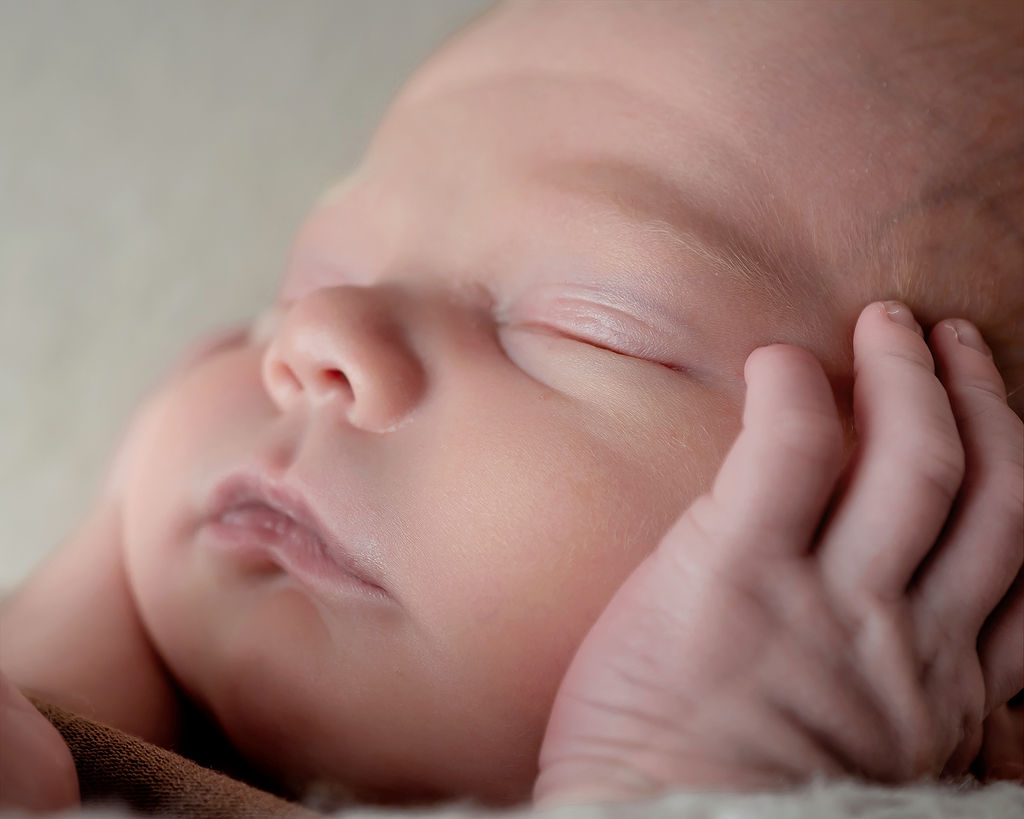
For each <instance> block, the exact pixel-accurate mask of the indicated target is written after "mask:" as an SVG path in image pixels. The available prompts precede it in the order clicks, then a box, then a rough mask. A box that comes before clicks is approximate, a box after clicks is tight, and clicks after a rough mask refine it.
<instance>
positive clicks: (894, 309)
mask: <svg viewBox="0 0 1024 819" xmlns="http://www.w3.org/2000/svg"><path fill="white" fill-rule="evenodd" d="M882 307H883V308H884V310H885V314H886V315H887V316H888V317H889V320H890V321H895V322H896V323H897V324H902V325H903V326H904V327H907V328H909V329H911V330H913V331H914V332H915V333H917V334H918V335H919V336H921V338H924V330H922V329H921V325H920V324H918V323H917V321H916V319H915V318H914V314H913V313H912V312H910V308H909V307H907V305H905V304H903V303H902V302H899V301H883V302H882Z"/></svg>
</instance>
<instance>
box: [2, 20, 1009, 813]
mask: <svg viewBox="0 0 1024 819" xmlns="http://www.w3.org/2000/svg"><path fill="white" fill-rule="evenodd" d="M1021 23H1022V20H1021V9H1020V8H1019V7H1018V6H1016V5H1014V4H1006V5H999V4H985V5H983V6H975V5H973V4H969V3H966V2H964V3H946V4H943V5H942V6H941V7H933V6H928V7H927V8H926V7H924V6H921V5H917V4H895V3H892V4H863V3H856V2H850V3H829V4H824V3H817V2H810V3H784V4H781V3H780V4H770V3H751V4H738V3H735V4H701V3H670V2H660V1H659V2H636V3H599V2H591V3H572V2H551V3H532V2H519V3H508V4H502V5H500V6H499V7H497V8H496V9H494V10H493V11H491V12H490V13H489V14H487V15H485V16H484V17H483V18H481V19H480V20H478V21H476V22H475V23H474V24H473V25H471V26H470V27H469V28H468V29H467V30H466V31H464V32H462V33H461V34H460V35H459V36H457V37H456V38H455V39H454V40H453V41H452V42H450V43H449V44H448V45H447V46H446V47H445V48H443V49H442V50H441V52H440V53H439V54H437V55H436V56H434V57H433V58H432V59H431V60H430V61H428V63H427V64H426V65H425V66H423V67H422V68H421V69H420V70H419V71H418V72H417V73H416V75H415V76H414V77H413V78H412V79H411V80H410V82H409V83H408V84H407V86H406V87H405V88H404V89H403V90H402V92H401V93H400V94H399V95H398V98H397V99H396V100H395V102H394V104H393V105H392V107H391V109H390V110H389V112H388V113H387V115H386V117H385V118H384V121H383V122H382V123H381V125H380V127H379V130H378V131H377V133H376V136H375V137H374V139H373V141H372V144H371V145H370V147H369V149H368V151H367V154H366V156H365V158H364V160H363V161H362V163H361V164H360V165H359V167H358V168H357V169H356V170H355V172H354V173H352V174H351V175H350V176H349V177H348V178H347V179H346V180H344V181H343V182H342V183H341V184H340V185H338V186H337V187H335V188H333V189H332V190H331V191H330V192H329V193H328V194H326V196H325V197H324V198H323V199H322V200H321V201H320V202H319V203H318V204H317V205H316V207H315V208H314V210H313V212H312V214H311V215H310V217H309V218H308V220H307V222H306V223H305V224H304V225H303V227H302V228H301V230H300V232H299V235H298V238H297V240H296V242H295V245H294V252H293V255H292V257H291V261H290V264H289V266H288V269H287V271H286V273H285V276H284V280H283V284H282V286H281V289H280V295H279V298H278V299H277V301H276V303H275V304H274V305H273V306H272V307H271V308H270V309H269V310H268V312H267V313H266V314H265V315H264V316H262V317H261V318H259V319H258V320H257V321H254V323H253V324H252V325H251V326H250V327H246V328H243V329H241V330H238V331H235V332H229V333H227V334H225V335H224V336H222V337H220V338H218V339H214V340H212V341H211V342H209V343H206V344H204V345H201V349H198V350H196V351H194V352H193V354H192V355H190V356H188V357H187V358H186V360H185V361H183V362H182V364H181V365H180V366H179V367H178V368H177V369H176V370H175V371H174V372H173V373H171V374H170V375H169V376H168V377H167V378H166V379H165V380H164V381H163V383H161V384H160V385H159V386H158V387H157V388H156V389H155V390H154V392H153V393H152V394H151V395H150V396H149V397H148V398H147V400H146V402H145V403H144V405H143V406H142V408H141V409H140V411H139V413H138V415H137V417H136V418H135V419H134V421H133V423H132V425H131V427H130V429H129V431H128V433H127V435H126V438H125V441H124V444H123V446H122V448H121V451H120V452H119V453H118V456H117V458H116V461H115V465H114V468H113V470H112V476H111V479H110V483H109V485H108V486H107V487H106V489H105V490H104V493H103V495H102V498H101V502H100V503H99V504H98V508H97V510H96V513H95V514H94V515H93V516H92V518H91V519H90V520H88V521H87V522H86V523H85V524H84V525H83V527H82V529H81V530H80V531H79V532H78V533H77V535H76V536H75V537H74V538H72V540H71V541H70V542H69V544H67V546H66V547H65V548H63V549H62V550H61V551H59V552H58V553H56V555H55V556H54V557H53V558H52V559H51V561H50V562H49V563H48V564H46V565H45V566H44V567H43V568H42V569H41V570H40V571H39V573H38V574H37V575H36V576H35V577H33V578H32V579H31V580H30V581H29V582H28V583H27V584H26V585H25V587H24V588H23V589H21V590H20V592H19V593H17V594H16V595H14V596H13V597H12V599H10V600H9V601H7V602H6V604H5V606H4V608H3V610H2V626H3V641H2V645H0V668H2V670H3V672H4V673H5V674H6V675H7V676H9V677H10V678H11V679H12V680H13V681H14V682H15V683H16V684H17V685H18V686H20V687H21V688H22V690H24V691H30V692H34V693H36V694H39V695H40V696H42V697H44V698H47V699H50V700H52V701H55V702H57V703H60V704H62V705H64V706H65V707H67V708H69V709H71V710H74V711H78V712H80V713H83V714H86V715H88V716H92V717H94V718H96V719H98V720H101V721H104V722H107V723H110V724H112V725H115V726H117V727H120V728H123V729H124V730H127V731H130V732H132V733H135V734H137V735H138V736H141V737H143V738H145V739H148V740H149V741H151V742H155V743H157V744H161V745H164V746H167V747H184V746H185V745H186V744H187V742H186V740H187V737H188V735H189V734H190V732H194V731H195V730H196V728H195V722H196V720H198V721H199V722H200V723H205V724H208V725H209V726H212V727H213V728H214V729H215V730H216V732H217V733H218V734H219V735H221V736H222V737H223V738H224V739H225V740H226V741H227V742H228V743H229V744H230V746H231V747H232V748H233V749H234V750H235V751H237V753H238V755H239V757H240V758H241V759H242V760H244V761H245V763H246V764H247V765H248V766H250V767H251V769H252V770H253V771H256V772H258V773H259V774H260V775H261V776H263V777H265V778H266V781H268V782H271V783H273V787H274V788H275V789H278V790H280V791H281V792H284V793H287V794H290V795H293V796H296V797H299V796H301V795H302V794H303V793H304V792H307V791H308V790H309V789H311V788H313V789H321V790H323V789H327V790H331V789H335V790H337V791H339V792H340V791H341V790H342V789H343V790H345V791H347V792H348V793H351V794H354V795H356V796H357V797H358V798H362V799H374V800H387V801H394V800H410V799H436V798H446V797H452V796H460V795H470V796H473V797H476V798H478V799H481V800H483V801H486V802H491V803H502V802H506V803H507V802H515V801H521V800H525V799H528V798H530V797H531V794H532V795H533V796H534V797H535V798H536V799H537V800H538V801H539V802H540V803H544V804H547V803H554V802H557V801H562V800H571V799H603V798H622V797H628V796H631V795H644V794H649V793H652V792H656V791H657V790H659V789H661V788H664V787H668V786H671V785H692V786H714V787H762V786H770V785H777V784H778V783H779V782H783V781H799V780H801V779H803V778H805V777H808V776H811V775H815V774H822V773H824V774H826V775H835V776H841V775H853V776H864V777H867V778H870V779H875V780H882V781H907V780H910V779H914V778H916V777H919V776H923V775H936V774H939V773H940V772H942V771H943V770H945V771H946V772H947V773H949V772H952V773H961V772H963V771H964V770H966V769H967V766H968V765H969V764H970V763H971V760H972V759H974V758H975V757H977V756H978V754H979V753H981V752H982V746H983V740H984V743H985V747H989V743H988V736H983V733H982V731H981V725H982V721H983V719H984V718H985V717H986V716H987V715H988V714H990V713H993V712H996V709H998V708H999V706H1001V705H1003V703H1005V702H1006V701H1007V700H1008V699H1010V698H1011V697H1012V696H1013V695H1014V694H1015V693H1016V692H1017V691H1018V690H1019V689H1020V688H1021V687H1022V680H1021V677H1022V675H1024V671H1022V668H1021V666H1022V664H1024V658H1021V656H1020V649H1019V646H1020V640H1021V633H1022V632H1021V630H1022V628H1024V623H1022V618H1024V609H1022V596H1021V592H1020V590H1019V584H1017V587H1016V590H1014V589H1011V584H1012V583H1013V580H1014V578H1015V577H1017V576H1018V573H1019V571H1020V567H1021V559H1022V557H1021V554H1020V547H1019V543H1020V540H1019V538H1020V528H1021V511H1020V498H1021V480H1022V479H1021V474H1020V469H1021V466H1020V449H1021V423H1020V419H1019V417H1018V416H1019V414H1020V412H1021V408H1022V407H1021V403H1020V402H1021V394H1020V393H1014V394H1013V395H1012V409H1011V407H1010V406H1008V405H1007V401H1006V392H1005V387H1004V382H1005V384H1006V385H1008V386H1009V387H1010V388H1011V391H1012V389H1013V388H1014V387H1017V386H1019V385H1020V384H1021V383H1022V380H1024V350H1022V346H1021V343H1020V336H1019V331H1020V320H1021V316H1022V315H1024V292H1022V288H1021V286H1020V279H1019V275H1020V270H1021V267H1022V264H1024V258H1022V250H1021V239H1020V236H1021V230H1022V229H1024V213H1022V202H1021V191H1022V184H1024V162H1022V153H1021V147H1022V118H1021V116H1020V112H1021V99H1020V92H1019V87H1018V86H1019V81H1020V76H1021V70H1022V63H1021V41H1020V31H1021ZM915 316H916V320H915ZM921 325H924V327H926V328H928V330H929V335H928V336H927V342H926V340H925V336H924V334H923V332H922V330H921ZM978 328H980V330H981V332H982V333H983V334H984V337H985V339H986V340H987V342H988V345H989V346H986V344H985V341H982V335H981V333H979V329H978ZM1014 410H1015V411H1016V414H1015V412H1014ZM115 669H116V670H115ZM998 713H1002V712H998ZM995 736H997V738H998V734H996V735H995ZM1003 739H1005V737H1003ZM1000 741H1001V740H1000Z"/></svg>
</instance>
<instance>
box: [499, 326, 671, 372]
mask: <svg viewBox="0 0 1024 819" xmlns="http://www.w3.org/2000/svg"><path fill="white" fill-rule="evenodd" d="M513 326H514V327H516V328H520V329H525V330H529V331H532V332H540V333H543V334H545V335H550V336H556V337H559V338H564V339H569V340H570V341H577V342H580V343H581V344H586V345H587V346H590V347H594V348H595V349H598V350H604V351H606V352H609V353H614V354H616V355H619V356H623V357H626V358H635V359H637V360H638V361H644V362H649V363H651V364H657V365H659V366H661V367H666V368H667V369H669V370H673V371H674V372H679V373H687V372H689V369H688V368H687V367H684V366H682V365H681V364H678V363H676V362H673V361H671V360H669V359H667V358H665V357H664V351H663V350H660V349H659V348H658V346H657V345H656V344H654V343H652V342H651V340H649V339H647V338H645V337H644V336H643V335H642V334H640V333H637V332H632V333H631V332H624V331H623V330H622V329H621V328H617V327H615V326H614V325H610V324H606V323H605V322H601V321H599V320H597V319H596V318H595V320H594V321H592V322H577V323H576V324H575V325H555V324H551V323H548V322H543V321H520V322H517V323H516V324H515V325H513Z"/></svg>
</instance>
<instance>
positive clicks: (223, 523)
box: [203, 505, 387, 600]
mask: <svg viewBox="0 0 1024 819" xmlns="http://www.w3.org/2000/svg"><path fill="white" fill-rule="evenodd" d="M203 529H204V530H205V532H206V533H207V534H208V536H209V537H210V539H211V540H212V543H211V546H212V547H213V548H214V549H215V550H216V551H218V552H221V553H224V554H226V555H228V556H229V557H231V558H232V559H233V560H234V561H236V562H237V563H239V564H240V565H242V566H243V567H244V568H245V569H247V570H249V571H252V572H261V573H273V574H277V573H279V572H281V571H283V572H285V573H286V574H288V575H289V576H291V577H294V578H295V579H296V580H297V581H299V582H300V583H301V584H302V585H304V586H307V587H309V588H310V589H311V590H312V591H315V592H317V593H320V594H324V595H327V596H330V597H338V596H349V595H351V594H353V593H358V594H361V595H364V596H366V597H371V598H378V599H382V600H383V599H386V597H387V594H386V592H385V591H384V590H383V589H382V588H380V586H377V585H374V584H373V583H368V582H367V581H365V580H363V579H361V578H359V577H356V576H355V575H353V574H351V573H350V572H348V571H346V570H345V569H344V568H343V567H342V566H340V565H339V564H338V563H337V562H336V561H335V560H333V559H332V558H331V556H330V555H329V554H328V553H327V549H326V547H325V545H324V543H323V541H322V540H321V539H320V538H319V537H317V536H316V535H315V534H314V533H313V532H311V531H310V530H309V529H307V528H306V527H305V526H302V525H301V524H299V523H296V522H295V521H294V520H292V519H291V518H290V517H288V516H287V515H284V514H282V513H280V512H277V511H275V510H273V509H270V508H268V507H266V506H262V505H251V506H242V507H238V508H236V509H231V510H229V511H228V512H226V513H225V514H223V515H221V516H220V517H219V518H217V519H215V520H212V521H209V522H207V523H206V525H205V526H204V527H203Z"/></svg>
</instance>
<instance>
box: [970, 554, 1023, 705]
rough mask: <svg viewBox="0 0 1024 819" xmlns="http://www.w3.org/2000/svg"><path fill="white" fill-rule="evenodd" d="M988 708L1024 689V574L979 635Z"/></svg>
mask: <svg viewBox="0 0 1024 819" xmlns="http://www.w3.org/2000/svg"><path fill="white" fill-rule="evenodd" d="M978 656H979V658H980V659H981V670H982V674H983V675H984V677H985V708H986V711H991V710H992V709H994V708H998V707H999V706H1000V705H1002V704H1003V703H1004V702H1006V701H1007V700H1008V699H1010V698H1011V697H1013V696H1015V695H1016V694H1017V693H1018V692H1020V691H1021V690H1024V575H1020V574H1018V575H1017V579H1016V581H1015V582H1014V584H1013V586H1012V587H1011V589H1010V591H1009V593H1008V594H1007V595H1006V598H1005V599H1004V600H1003V602H1002V603H1001V604H1000V606H999V608H998V609H996V611H995V613H993V615H992V617H991V618H989V620H988V622H987V623H985V625H984V627H983V628H982V631H981V636H980V637H979V639H978Z"/></svg>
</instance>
